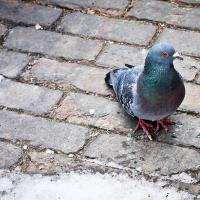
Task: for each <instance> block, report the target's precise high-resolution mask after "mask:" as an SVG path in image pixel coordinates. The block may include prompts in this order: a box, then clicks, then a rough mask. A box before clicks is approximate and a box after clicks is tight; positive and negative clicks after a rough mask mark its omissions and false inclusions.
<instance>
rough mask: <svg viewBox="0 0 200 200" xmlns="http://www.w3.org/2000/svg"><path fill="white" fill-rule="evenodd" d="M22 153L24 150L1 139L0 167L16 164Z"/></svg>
mask: <svg viewBox="0 0 200 200" xmlns="http://www.w3.org/2000/svg"><path fill="white" fill-rule="evenodd" d="M2 117H3V116H2ZM0 132H1V131H0ZM0 137H1V136H0ZM21 153H22V151H21V150H20V148H18V147H15V146H14V145H12V144H8V143H5V142H1V141H0V160H1V162H0V168H8V167H10V166H11V165H13V164H15V163H16V162H17V161H18V159H19V158H20V157H21Z"/></svg>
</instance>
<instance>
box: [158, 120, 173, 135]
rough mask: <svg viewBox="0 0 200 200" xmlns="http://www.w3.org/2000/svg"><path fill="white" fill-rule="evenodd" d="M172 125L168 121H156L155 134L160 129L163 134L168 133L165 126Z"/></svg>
mask: <svg viewBox="0 0 200 200" xmlns="http://www.w3.org/2000/svg"><path fill="white" fill-rule="evenodd" d="M172 124H174V122H172V121H170V120H169V119H160V120H157V126H156V130H155V132H156V133H157V132H158V131H159V130H160V129H161V128H164V130H165V132H166V133H167V132H168V131H169V129H168V127H167V126H169V125H172Z"/></svg>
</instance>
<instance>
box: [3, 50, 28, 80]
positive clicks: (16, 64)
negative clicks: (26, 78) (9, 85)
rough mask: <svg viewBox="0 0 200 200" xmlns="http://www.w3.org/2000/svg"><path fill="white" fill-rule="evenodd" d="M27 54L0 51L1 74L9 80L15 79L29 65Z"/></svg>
mask: <svg viewBox="0 0 200 200" xmlns="http://www.w3.org/2000/svg"><path fill="white" fill-rule="evenodd" d="M28 61H29V58H28V56H27V55H26V54H22V53H16V52H12V51H6V50H0V74H3V75H4V76H7V77H9V78H15V77H16V76H17V75H18V74H19V73H20V72H21V70H22V69H23V68H24V67H25V66H26V65H27V64H28Z"/></svg>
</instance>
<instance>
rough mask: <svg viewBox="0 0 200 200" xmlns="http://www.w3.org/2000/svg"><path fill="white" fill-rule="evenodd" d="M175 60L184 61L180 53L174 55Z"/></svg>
mask: <svg viewBox="0 0 200 200" xmlns="http://www.w3.org/2000/svg"><path fill="white" fill-rule="evenodd" d="M173 58H178V59H180V60H183V57H182V56H181V55H180V54H179V53H178V52H175V53H174V55H173Z"/></svg>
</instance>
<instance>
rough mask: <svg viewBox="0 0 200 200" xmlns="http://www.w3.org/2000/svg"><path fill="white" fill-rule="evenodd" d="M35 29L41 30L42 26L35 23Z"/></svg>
mask: <svg viewBox="0 0 200 200" xmlns="http://www.w3.org/2000/svg"><path fill="white" fill-rule="evenodd" d="M35 29H36V30H42V29H43V28H42V26H41V25H40V24H36V25H35Z"/></svg>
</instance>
